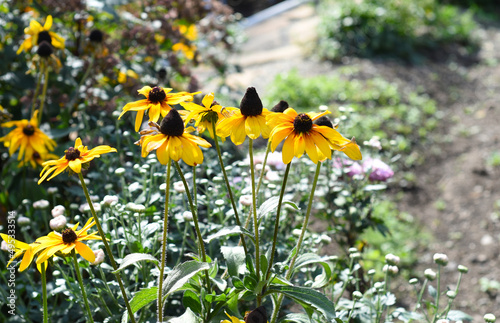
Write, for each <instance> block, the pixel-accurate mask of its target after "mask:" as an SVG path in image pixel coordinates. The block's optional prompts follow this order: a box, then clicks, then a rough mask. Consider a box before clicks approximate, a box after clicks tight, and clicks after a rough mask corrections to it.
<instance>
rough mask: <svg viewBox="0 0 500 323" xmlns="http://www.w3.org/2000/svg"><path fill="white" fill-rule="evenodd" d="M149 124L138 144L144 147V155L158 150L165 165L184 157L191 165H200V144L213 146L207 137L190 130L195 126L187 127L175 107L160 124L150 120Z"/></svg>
mask: <svg viewBox="0 0 500 323" xmlns="http://www.w3.org/2000/svg"><path fill="white" fill-rule="evenodd" d="M149 126H150V127H151V128H150V129H146V130H143V131H141V132H140V134H141V139H140V140H139V141H138V142H136V144H137V145H140V146H141V147H142V157H146V156H147V155H148V154H149V153H150V152H151V151H153V150H156V156H157V157H158V161H159V162H160V163H161V164H163V165H166V164H167V163H168V161H169V160H170V159H172V160H174V161H179V159H182V160H183V161H184V162H185V163H186V164H188V165H190V166H195V165H199V164H201V163H202V162H203V152H202V151H201V149H200V147H199V146H201V147H205V148H209V147H211V146H212V145H210V144H209V143H208V142H207V141H206V140H205V139H203V138H200V137H197V136H194V135H192V134H190V133H189V131H190V130H191V129H192V130H194V128H191V129H185V128H184V122H183V121H182V118H181V116H180V114H179V112H178V111H177V110H175V109H171V110H170V112H169V113H168V114H167V116H166V117H165V118H163V120H162V121H161V124H160V125H158V124H157V123H155V122H149Z"/></svg>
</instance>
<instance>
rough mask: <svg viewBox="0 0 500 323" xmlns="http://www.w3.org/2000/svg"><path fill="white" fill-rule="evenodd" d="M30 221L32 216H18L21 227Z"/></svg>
mask: <svg viewBox="0 0 500 323" xmlns="http://www.w3.org/2000/svg"><path fill="white" fill-rule="evenodd" d="M30 223H31V220H30V218H27V217H25V216H20V217H18V218H17V224H18V225H19V226H20V227H25V226H27V225H29V224H30Z"/></svg>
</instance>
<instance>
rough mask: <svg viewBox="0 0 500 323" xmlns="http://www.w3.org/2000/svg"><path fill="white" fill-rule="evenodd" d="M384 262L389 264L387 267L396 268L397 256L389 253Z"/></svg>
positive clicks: (397, 263)
mask: <svg viewBox="0 0 500 323" xmlns="http://www.w3.org/2000/svg"><path fill="white" fill-rule="evenodd" d="M385 261H386V262H387V263H388V264H389V265H393V266H397V265H399V261H400V259H399V257H398V256H395V255H393V254H392V253H389V254H387V255H386V256H385Z"/></svg>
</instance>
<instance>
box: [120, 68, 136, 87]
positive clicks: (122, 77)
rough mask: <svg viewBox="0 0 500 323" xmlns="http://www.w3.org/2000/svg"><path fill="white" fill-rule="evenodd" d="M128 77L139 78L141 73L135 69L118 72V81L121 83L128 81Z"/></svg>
mask: <svg viewBox="0 0 500 323" xmlns="http://www.w3.org/2000/svg"><path fill="white" fill-rule="evenodd" d="M128 77H130V78H133V79H138V78H139V74H137V73H136V72H134V71H133V70H127V71H126V72H122V71H120V72H118V83H121V84H123V83H126V82H127V78H128Z"/></svg>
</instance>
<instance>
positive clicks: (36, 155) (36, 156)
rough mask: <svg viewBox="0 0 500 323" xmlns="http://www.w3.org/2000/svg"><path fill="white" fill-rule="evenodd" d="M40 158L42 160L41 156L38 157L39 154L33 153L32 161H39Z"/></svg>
mask: <svg viewBox="0 0 500 323" xmlns="http://www.w3.org/2000/svg"><path fill="white" fill-rule="evenodd" d="M40 158H42V156H40V154H39V153H38V152H36V151H35V152H34V153H33V159H34V160H37V159H40Z"/></svg>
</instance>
